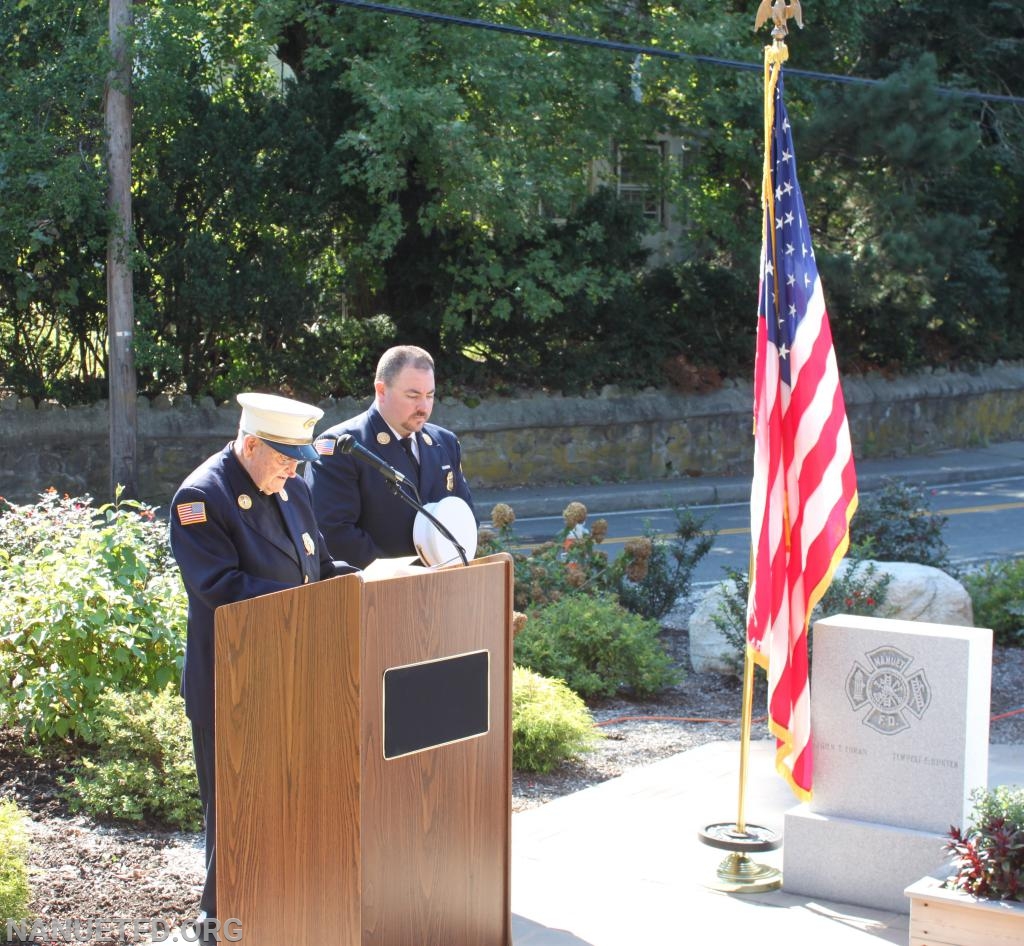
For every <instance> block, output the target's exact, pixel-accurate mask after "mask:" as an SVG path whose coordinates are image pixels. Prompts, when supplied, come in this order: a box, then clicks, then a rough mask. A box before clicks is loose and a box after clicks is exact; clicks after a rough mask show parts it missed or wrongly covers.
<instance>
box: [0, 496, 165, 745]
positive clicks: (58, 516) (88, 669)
mask: <svg viewBox="0 0 1024 946" xmlns="http://www.w3.org/2000/svg"><path fill="white" fill-rule="evenodd" d="M90 502H91V500H89V499H88V498H87V497H86V498H84V499H75V500H72V499H69V498H68V497H64V498H61V499H58V498H57V497H56V494H55V493H54V492H53V491H50V492H48V493H46V494H44V495H43V496H42V497H41V498H40V502H39V503H37V504H36V505H35V506H25V507H17V506H12V505H11V504H9V503H5V504H4V506H3V509H2V510H0V533H2V540H0V541H2V542H3V545H2V547H0V597H2V598H3V600H4V604H5V607H4V609H3V612H2V614H0V680H2V681H4V682H6V683H7V684H8V686H7V687H5V688H4V692H3V695H2V696H0V700H2V701H3V707H2V709H3V710H4V713H5V715H7V716H9V717H11V718H13V719H15V720H17V721H19V722H20V723H22V724H23V725H24V726H26V727H27V728H28V729H30V730H31V731H34V732H35V733H37V734H38V735H39V736H40V737H43V738H54V737H64V736H79V735H81V736H89V735H90V733H91V732H92V727H93V724H94V715H95V709H96V704H97V701H98V700H99V698H100V696H101V695H102V694H103V693H105V692H106V691H107V690H110V689H118V690H125V689H139V690H142V689H148V690H152V691H155V690H158V689H160V688H162V687H163V686H165V685H166V684H167V683H168V682H170V681H171V680H174V679H177V678H178V676H179V673H180V665H181V661H182V657H183V653H184V639H185V596H184V592H183V589H182V586H181V579H180V577H179V575H178V573H177V570H176V569H174V568H173V567H171V559H170V555H169V550H168V545H167V527H166V524H163V523H160V522H157V521H156V519H155V516H154V512H153V510H152V509H151V508H149V507H146V506H143V505H142V504H140V503H135V502H130V501H124V500H121V499H120V497H118V500H117V501H116V502H115V503H114V504H108V505H104V506H101V507H100V508H99V509H92V508H90V506H89V503H90Z"/></svg>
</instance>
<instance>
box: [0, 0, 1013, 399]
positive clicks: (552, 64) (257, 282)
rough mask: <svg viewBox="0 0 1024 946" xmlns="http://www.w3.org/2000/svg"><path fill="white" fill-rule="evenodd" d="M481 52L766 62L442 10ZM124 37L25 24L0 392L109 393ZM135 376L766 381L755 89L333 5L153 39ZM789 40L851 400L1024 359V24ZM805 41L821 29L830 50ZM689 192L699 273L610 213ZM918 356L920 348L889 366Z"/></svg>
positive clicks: (933, 6)
mask: <svg viewBox="0 0 1024 946" xmlns="http://www.w3.org/2000/svg"><path fill="white" fill-rule="evenodd" d="M420 6H421V7H422V8H423V9H425V10H431V9H436V10H438V11H440V12H443V13H445V14H449V15H451V14H454V15H457V16H463V17H467V18H472V19H482V20H490V21H495V22H499V23H501V24H503V25H506V26H509V27H515V26H522V27H530V28H534V29H541V30H546V31H549V32H552V33H565V34H572V35H576V36H588V37H594V38H597V39H611V40H619V41H624V42H629V43H633V44H638V45H642V46H648V47H654V46H658V47H661V48H664V49H666V50H670V51H673V52H680V53H696V54H700V55H701V56H703V57H718V58H719V59H721V60H723V61H724V60H735V61H742V62H748V63H756V62H758V61H759V59H760V56H761V48H762V46H763V45H764V43H765V42H766V40H767V34H766V33H765V32H762V34H760V35H755V34H753V33H752V32H751V30H750V26H751V17H752V13H751V10H750V9H749V7H748V6H746V5H740V4H727V5H726V6H725V7H724V8H723V7H721V6H719V7H692V8H684V7H679V6H677V5H666V4H653V3H648V2H640V3H637V4H632V5H621V4H593V3H588V2H584V0H562V2H559V3H554V2H552V0H515V2H511V3H506V4H501V5H493V4H490V5H484V4H480V3H478V2H474V0H448V2H445V3H443V4H442V3H440V2H439V0H424V2H423V3H422V4H420ZM101 7H102V5H99V6H97V5H95V4H86V3H82V2H81V0H47V2H45V3H44V2H42V0H17V2H12V3H7V4H4V5H3V6H2V8H0V49H2V51H3V54H4V58H3V62H2V64H0V82H2V83H3V84H2V89H3V95H2V96H0V194H2V197H3V199H2V200H0V350H2V351H3V355H4V357H3V361H2V363H0V389H6V390H10V391H14V392H16V393H18V394H22V395H24V394H28V395H31V396H33V397H36V398H42V397H57V398H60V399H61V400H65V401H73V400H84V399H90V398H92V397H94V396H96V395H97V394H98V393H102V390H103V386H104V378H105V371H106V366H105V349H106V339H105V332H106V314H105V277H104V266H105V255H106V240H107V231H108V226H109V219H108V215H107V213H106V208H105V188H106V180H105V173H104V160H103V127H102V113H103V109H102V100H103V89H104V81H105V77H106V75H107V72H108V69H109V62H108V56H107V44H106V30H107V24H106V18H105V16H103V15H102V10H101ZM133 11H134V16H135V28H134V31H133V34H132V48H133V53H134V59H133V62H134V69H133V79H132V90H131V91H132V100H133V105H134V117H133V128H132V136H133V174H134V188H133V193H134V197H133V200H134V214H135V233H134V248H135V256H134V272H135V290H136V313H137V321H138V326H137V331H136V336H135V349H136V351H135V354H136V357H135V360H136V365H137V369H138V373H139V388H140V390H141V391H142V392H144V393H148V394H155V393H158V392H167V393H176V392H187V393H190V394H193V395H198V394H212V395H214V396H216V397H227V396H229V395H230V394H231V393H233V392H234V391H235V390H238V389H239V388H241V387H263V388H271V389H281V390H285V391H291V392H294V393H296V394H299V395H302V396H305V397H308V398H318V397H320V396H323V395H326V394H337V395H341V394H348V393H362V392H363V391H364V390H365V389H366V388H367V386H368V381H369V376H370V372H371V370H372V365H373V363H374V362H375V360H376V357H377V355H378V354H379V352H380V350H381V349H382V348H383V347H384V346H386V345H387V344H389V343H391V342H393V341H395V340H401V341H407V342H414V343H418V344H421V345H424V346H425V347H427V348H429V349H431V350H432V351H434V352H435V354H437V355H438V356H439V357H440V358H441V364H442V365H443V366H444V367H443V373H444V375H445V377H446V379H449V380H450V381H452V382H457V383H459V384H463V385H473V386H478V387H487V388H489V389H492V390H493V389H496V390H501V389H502V388H503V387H504V386H512V385H524V384H526V385H531V386H552V387H556V386H557V387H559V388H562V389H584V388H587V387H590V386H594V385H600V384H606V383H630V384H635V385H643V384H663V383H665V382H666V380H667V379H671V378H672V377H673V375H672V373H671V371H670V367H671V365H673V364H678V359H679V358H682V359H684V360H685V362H686V363H687V364H692V365H696V366H707V367H709V368H711V369H713V371H714V372H717V374H718V375H720V376H721V375H734V376H742V375H745V374H746V373H747V372H748V371H749V366H750V362H751V359H752V353H753V326H752V321H753V317H754V316H753V313H754V310H755V305H754V302H755V299H754V296H755V294H756V292H755V291H756V285H755V283H756V273H757V255H758V251H759V244H760V229H761V228H760V216H761V209H760V187H761V167H762V147H763V145H762V136H763V120H762V116H763V109H762V101H761V100H762V82H761V76H760V74H759V72H758V71H756V70H754V71H743V70H736V69H731V68H728V67H727V66H726V65H724V64H715V63H711V62H707V61H704V60H700V61H697V60H692V59H690V60H687V59H669V58H662V57H654V56H636V55H634V54H632V53H630V52H627V51H624V50H617V49H611V48H607V47H605V48H594V47H586V46H582V45H578V44H564V43H556V42H553V41H551V40H549V39H542V38H533V37H528V36H524V35H514V34H511V33H504V32H496V31H485V30H479V29H471V28H468V27H465V26H456V25H451V24H441V23H437V22H427V21H425V20H422V19H415V18H412V17H408V16H396V15H383V14H381V13H378V12H373V11H367V10H360V9H354V8H348V7H345V6H343V5H340V4H336V3H332V2H330V0H238V2H232V3H228V2H226V0H164V2H162V3H159V4H136V5H134V6H133ZM807 13H808V14H809V16H808V22H807V24H806V25H807V27H808V28H807V29H806V30H804V31H797V30H794V31H793V33H792V34H791V37H790V48H791V58H790V65H791V66H793V67H794V69H796V68H800V69H806V70H817V71H820V72H831V73H838V74H843V75H851V76H855V77H861V78H870V79H874V80H883V81H882V82H881V83H880V84H876V85H871V86H855V85H840V84H836V83H832V82H826V81H822V80H821V79H815V78H808V77H804V76H800V75H793V76H792V78H791V80H790V81H789V82H788V84H787V102H788V105H789V111H790V114H791V116H792V118H793V119H794V125H795V126H796V127H795V129H794V134H795V138H796V140H797V148H798V152H799V157H800V172H801V181H802V183H803V191H804V195H805V199H806V200H807V203H808V216H809V218H810V220H811V226H812V230H813V232H814V238H815V247H816V251H817V255H818V261H819V265H820V268H821V271H822V274H823V280H824V285H825V291H826V299H827V301H828V304H829V310H830V313H831V315H832V320H833V330H834V333H835V335H836V340H837V350H838V354H839V357H840V362H841V365H842V366H844V367H847V368H850V369H852V368H865V369H867V368H873V367H887V368H890V367H896V368H906V367H912V366H916V365H921V364H929V363H934V364H950V363H952V364H956V363H957V362H986V361H991V360H994V359H995V358H998V357H1008V356H1009V357H1022V356H1024V311H1022V309H1021V307H1022V305H1024V303H1022V302H1021V299H1022V298H1024V294H1022V291H1021V290H1024V265H1022V261H1021V257H1020V253H1019V250H1018V247H1019V246H1020V244H1021V238H1022V236H1024V233H1022V229H1024V213H1022V209H1021V207H1022V202H1021V191H1022V180H1024V121H1022V111H1021V108H1020V106H1019V104H1015V103H1012V102H1000V101H995V100H990V101H979V100H976V99H963V98H958V97H956V96H950V95H942V94H939V93H938V92H937V90H936V86H937V85H942V86H945V87H948V88H952V89H984V90H988V91H990V92H993V93H998V94H1002V95H1021V94H1022V92H1024V87H1022V80H1021V78H1020V77H1021V76H1024V15H1022V13H1021V11H1020V8H1019V5H1014V4H1011V3H1008V2H1004V0H992V2H989V3H986V4H983V5H981V6H974V7H963V6H962V5H961V6H957V5H955V4H954V3H952V0H929V2H927V3H925V2H924V0H864V2H862V3H859V4H857V5H856V7H855V8H851V7H850V5H849V4H844V3H840V2H839V0H822V3H821V4H819V5H818V6H817V7H816V8H815V10H814V11H813V12H812V11H807ZM812 20H813V22H812ZM659 135H670V136H674V137H676V138H679V139H682V140H683V141H684V142H685V150H684V153H683V157H682V160H680V161H676V160H674V159H673V160H670V161H667V162H666V163H665V164H664V166H663V167H662V168H661V173H660V180H659V187H660V188H661V190H662V191H663V194H664V196H665V198H666V199H667V200H668V201H669V202H670V203H671V205H672V206H673V207H674V208H675V211H674V213H675V217H676V221H677V223H678V224H679V228H678V230H674V231H672V232H670V233H669V234H668V238H669V241H670V246H669V249H670V250H671V252H670V253H669V254H668V255H667V256H658V257H652V258H649V257H648V244H647V243H646V242H645V241H646V240H647V239H648V238H649V237H650V226H649V224H648V223H647V222H645V221H644V219H642V218H641V217H640V215H638V214H637V213H636V212H635V211H634V210H632V208H631V206H629V205H627V204H626V203H624V202H622V201H620V200H618V199H617V197H616V190H615V188H614V187H604V186H603V185H604V184H607V183H609V182H611V181H612V180H613V176H614V175H613V172H614V170H615V159H616V146H618V145H636V144H637V143H642V142H645V141H649V140H652V139H654V138H656V137H657V136H659ZM893 326H898V330H897V331H893V330H892V329H893Z"/></svg>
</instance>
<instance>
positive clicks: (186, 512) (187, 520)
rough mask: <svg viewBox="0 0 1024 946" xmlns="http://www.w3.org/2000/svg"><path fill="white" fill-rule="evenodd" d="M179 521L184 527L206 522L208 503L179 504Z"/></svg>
mask: <svg viewBox="0 0 1024 946" xmlns="http://www.w3.org/2000/svg"><path fill="white" fill-rule="evenodd" d="M176 508H177V510H178V521H179V522H180V523H181V524H182V525H183V526H191V525H195V524H196V523H199V522H206V503H178V505H177V507H176Z"/></svg>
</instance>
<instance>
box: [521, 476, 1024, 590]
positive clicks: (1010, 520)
mask: <svg viewBox="0 0 1024 946" xmlns="http://www.w3.org/2000/svg"><path fill="white" fill-rule="evenodd" d="M862 491H864V490H863V488H862ZM925 492H926V495H927V498H928V502H929V506H930V509H931V511H932V512H933V513H935V514H937V515H941V516H943V517H945V519H946V522H945V525H944V527H943V538H944V539H945V541H946V544H947V545H948V546H949V549H950V559H951V561H952V562H953V563H954V564H968V563H972V562H979V561H989V560H994V559H1000V558H1008V557H1014V556H1020V555H1024V473H1022V474H1021V475H1019V476H1013V477H999V478H995V479H991V480H983V479H979V480H970V481H966V482H960V483H947V484H941V485H934V486H927V487H925ZM588 508H589V507H588ZM689 508H690V509H691V510H692V512H693V513H694V514H695V515H697V516H701V517H706V519H707V521H706V524H705V529H707V530H708V531H710V532H714V533H715V540H714V545H713V547H712V549H711V551H710V553H709V554H708V555H707V556H706V557H705V558H704V559H703V560H702V561H701V562H700V563H699V565H698V567H697V569H696V571H695V573H694V585H695V586H704V585H708V584H713V583H714V582H717V581H720V580H721V579H722V578H723V577H724V575H723V569H725V568H745V567H746V565H747V560H748V557H749V547H750V522H749V515H750V513H749V505H748V503H747V502H739V501H736V502H726V503H708V504H693V505H690V506H689ZM596 518H603V519H606V520H607V521H608V538H607V539H606V540H605V542H604V545H603V547H604V548H605V550H606V551H607V552H608V553H609V555H611V556H613V557H614V556H615V555H617V554H618V553H619V552H621V550H622V547H623V545H624V543H625V542H627V541H628V540H629V539H631V538H634V537H636V536H640V535H644V534H650V533H651V532H653V533H654V534H655V535H658V536H661V537H665V538H668V537H671V536H672V535H673V534H674V529H675V521H676V520H675V512H674V510H673V508H672V507H671V506H653V507H649V508H637V509H615V508H605V509H602V510H599V511H596V512H594V513H593V514H592V515H591V516H590V517H589V519H590V521H593V519H596ZM562 526H563V521H562V517H561V515H560V514H559V515H543V516H527V517H523V518H517V520H516V523H515V534H516V536H517V539H519V541H520V542H521V543H522V547H523V548H527V549H528V548H530V547H532V546H533V545H535V544H538V543H540V542H543V541H546V540H548V539H550V538H551V537H552V536H553V535H554V534H555V533H556V532H557V531H558V530H559V529H561V528H562Z"/></svg>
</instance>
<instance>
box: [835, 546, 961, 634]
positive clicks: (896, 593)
mask: <svg viewBox="0 0 1024 946" xmlns="http://www.w3.org/2000/svg"><path fill="white" fill-rule="evenodd" d="M874 565H875V567H876V568H877V569H878V571H879V572H883V573H885V574H886V575H888V576H889V577H890V581H889V587H888V588H887V589H886V591H885V601H884V604H883V607H882V610H881V611H880V612H879V617H886V618H897V619H900V620H903V621H928V622H930V623H932V624H955V625H956V626H958V627H973V626H974V608H973V606H972V605H971V596H970V595H969V594H968V593H967V589H966V588H964V586H963V585H961V584H960V582H958V581H957V580H956V579H955V578H953V577H952V576H951V575H947V574H946V573H945V572H944V571H942V570H941V569H939V568H933V567H932V566H931V565H917V564H915V563H913V562H875V563H874ZM848 567H849V563H848V562H846V561H845V560H844V561H843V562H842V563H841V564H840V566H839V568H840V569H842V570H845V569H846V568H848Z"/></svg>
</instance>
